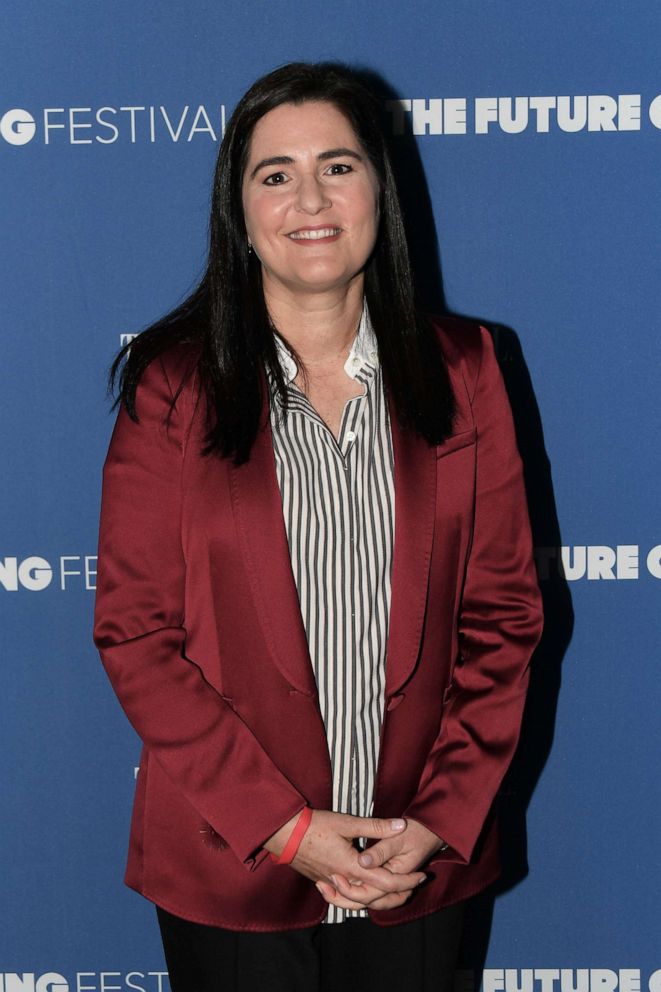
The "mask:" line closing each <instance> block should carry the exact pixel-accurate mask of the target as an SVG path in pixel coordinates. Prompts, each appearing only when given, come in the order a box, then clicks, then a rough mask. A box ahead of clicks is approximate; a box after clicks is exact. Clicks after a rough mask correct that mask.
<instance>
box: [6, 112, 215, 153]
mask: <svg viewBox="0 0 661 992" xmlns="http://www.w3.org/2000/svg"><path fill="white" fill-rule="evenodd" d="M0 114H1V116H0V137H2V138H3V139H4V141H5V142H7V144H9V145H27V144H29V143H30V142H31V141H34V142H35V143H36V144H41V145H50V146H63V145H114V144H115V143H116V142H120V143H123V144H129V145H137V144H155V143H156V142H169V143H171V144H175V145H176V144H180V145H184V144H188V143H189V142H192V141H219V140H220V139H221V138H222V136H223V134H224V133H225V104H221V105H220V106H219V107H213V108H212V107H206V106H205V105H204V104H202V103H201V104H198V105H197V106H192V105H190V104H186V105H185V106H179V107H166V106H163V105H161V104H159V105H153V106H147V105H146V104H144V105H138V104H135V105H132V106H127V107H43V108H40V109H39V110H34V109H32V110H27V109H22V108H20V107H15V108H13V109H11V110H5V111H2V110H0Z"/></svg>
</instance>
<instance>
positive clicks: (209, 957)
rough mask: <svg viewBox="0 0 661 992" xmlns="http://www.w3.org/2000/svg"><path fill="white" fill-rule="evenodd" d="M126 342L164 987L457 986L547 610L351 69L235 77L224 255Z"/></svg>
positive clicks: (120, 571) (127, 650) (483, 354)
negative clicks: (433, 311)
mask: <svg viewBox="0 0 661 992" xmlns="http://www.w3.org/2000/svg"><path fill="white" fill-rule="evenodd" d="M122 357H124V356H123V355H120V357H119V359H118V362H116V363H115V367H114V369H113V373H117V372H118V370H119V364H118V363H119V362H120V361H121V359H122ZM126 359H127V360H126V364H125V365H124V366H123V367H122V370H121V401H122V402H121V408H120V412H119V417H118V420H117V424H116V427H115V431H114V434H113V438H112V442H111V446H110V451H109V453H108V458H107V461H106V465H105V469H104V492H103V507H102V519H101V536H100V548H99V566H98V567H99V576H98V592H97V606H96V625H95V640H96V643H97V645H98V647H99V649H100V652H101V656H102V659H103V662H104V665H105V667H106V670H107V672H108V674H109V676H110V679H111V681H112V683H113V686H114V688H115V690H116V692H117V695H118V697H119V699H120V701H121V703H122V705H123V707H124V709H125V711H126V713H127V715H128V717H129V719H130V720H131V722H132V723H133V725H134V727H135V728H136V730H137V732H138V733H139V734H140V736H141V738H142V740H143V741H144V750H143V755H142V759H141V762H140V774H139V778H138V788H137V794H136V800H135V807H134V816H133V824H132V832H131V844H130V853H129V863H128V869H127V875H126V881H127V884H128V885H129V886H131V887H133V888H135V889H137V890H138V891H139V892H141V893H142V894H143V895H145V896H146V897H147V898H148V899H151V900H152V901H153V902H154V903H155V904H156V906H157V907H158V916H159V923H160V926H161V932H162V936H163V941H164V947H165V953H166V958H167V962H168V967H169V971H170V981H171V985H172V988H173V989H174V990H175V992H179V990H185V989H195V990H197V992H200V990H206V989H209V990H211V989H223V990H224V989H242V990H243V989H260V990H261V989H268V990H272V989H280V988H282V989H286V990H287V992H292V990H298V989H305V990H306V992H309V990H312V989H316V988H319V989H342V990H343V992H345V990H348V989H354V988H355V989H359V990H361V992H367V990H369V989H372V988H374V989H376V988H379V989H380V990H383V989H388V988H395V987H397V988H402V987H404V988H406V989H407V990H412V989H427V988H430V989H431V988H433V989H439V988H447V987H450V985H451V975H452V968H453V962H454V955H455V953H456V947H457V942H458V938H459V933H460V928H461V914H462V905H463V903H464V901H465V900H466V899H467V898H468V897H469V896H471V895H472V894H474V893H475V892H477V891H479V890H480V889H482V888H484V887H485V886H486V885H487V884H489V883H490V882H491V881H493V879H494V878H495V877H496V876H497V874H498V852H497V838H496V833H495V818H494V813H493V801H494V797H495V795H496V792H497V790H498V788H499V785H500V782H501V780H502V777H503V775H504V773H505V771H506V769H507V766H508V764H509V761H510V759H511V756H512V754H513V751H514V748H515V746H516V741H517V736H518V732H519V724H520V718H521V712H522V707H523V701H524V696H525V689H526V682H527V668H528V664H529V659H530V656H531V653H532V651H533V649H534V647H535V644H536V642H537V640H538V637H539V633H540V627H541V617H540V608H539V597H538V591H537V586H536V582H535V575H534V569H533V566H532V561H531V547H530V535H529V527H528V520H527V514H526V505H525V495H524V490H523V484H522V479H521V467H520V461H519V458H518V454H517V452H516V446H515V441H514V436H513V429H512V423H511V416H510V412H509V408H508V405H507V401H506V398H505V394H504V390H503V386H502V382H501V379H500V376H499V373H498V369H497V366H496V363H495V359H494V355H493V349H492V346H491V342H490V338H489V336H488V334H486V332H484V331H482V330H481V329H479V328H477V327H475V326H473V325H471V324H469V323H467V322H463V321H458V320H454V319H446V318H443V319H442V320H440V321H439V322H436V323H432V322H430V321H428V320H426V319H424V318H423V317H422V316H420V315H419V314H417V313H416V310H415V308H414V305H413V299H412V288H411V277H410V272H409V265H408V254H407V248H406V242H405V238H404V233H403V227H402V220H401V214H400V209H399V205H398V200H397V194H396V190H395V184H394V180H393V175H392V170H391V166H390V162H389V159H388V153H387V149H386V145H385V141H384V138H383V135H382V133H381V131H380V128H379V124H378V112H377V107H376V104H375V103H374V101H373V99H372V97H371V96H370V95H369V94H368V93H367V92H366V91H365V90H364V89H363V87H362V86H361V85H360V83H359V82H358V81H357V80H356V78H355V77H354V76H353V75H352V73H351V72H350V71H349V70H347V69H345V68H343V67H341V66H337V65H333V64H317V65H308V64H292V65H288V66H284V67H283V68H281V69H278V70H276V71H275V72H272V73H270V74H269V75H268V76H266V77H264V78H263V79H260V80H258V81H257V82H256V83H255V84H254V86H252V87H251V89H250V90H249V91H248V93H246V95H245V96H244V97H243V99H242V100H241V101H240V103H239V104H238V106H237V108H236V110H235V112H234V114H233V116H232V119H231V121H230V123H229V125H228V128H227V132H226V134H225V137H224V139H223V143H222V146H221V149H220V154H219V159H218V165H217V169H216V175H215V181H214V193H213V204H212V217H211V238H210V252H209V264H208V268H207V272H206V274H205V276H204V278H203V280H202V283H201V285H200V287H199V288H198V290H197V291H196V292H195V293H194V294H193V295H192V297H191V298H190V299H189V300H188V301H187V302H186V303H185V304H184V305H183V306H182V307H181V308H179V309H178V310H177V311H176V312H175V313H174V314H172V315H170V316H169V317H167V318H166V319H165V320H163V321H161V322H159V324H157V325H155V327H153V328H151V329H150V330H149V331H146V332H144V333H143V334H142V335H141V336H140V337H139V338H138V339H137V340H136V341H135V342H134V343H133V344H132V346H131V351H130V354H126ZM322 921H323V923H322Z"/></svg>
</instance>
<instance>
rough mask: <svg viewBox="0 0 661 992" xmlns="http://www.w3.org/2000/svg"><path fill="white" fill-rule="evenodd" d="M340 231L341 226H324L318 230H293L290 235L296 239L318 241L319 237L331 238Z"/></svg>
mask: <svg viewBox="0 0 661 992" xmlns="http://www.w3.org/2000/svg"><path fill="white" fill-rule="evenodd" d="M339 233H340V228H339V227H322V228H321V229H320V230H318V231H292V233H291V234H290V235H289V237H290V238H294V240H296V241H318V240H319V238H331V237H333V235H334V234H339Z"/></svg>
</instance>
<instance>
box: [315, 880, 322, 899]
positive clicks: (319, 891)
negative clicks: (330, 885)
mask: <svg viewBox="0 0 661 992" xmlns="http://www.w3.org/2000/svg"><path fill="white" fill-rule="evenodd" d="M314 887H315V889H316V890H317V892H318V893H319V894H320V895H322V896H323V894H324V890H323V889H322V887H321V882H315V883H314Z"/></svg>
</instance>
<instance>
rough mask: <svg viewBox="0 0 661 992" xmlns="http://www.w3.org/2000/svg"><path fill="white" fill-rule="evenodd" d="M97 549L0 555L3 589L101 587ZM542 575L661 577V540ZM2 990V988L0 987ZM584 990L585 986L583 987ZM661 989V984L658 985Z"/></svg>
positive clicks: (585, 547)
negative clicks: (76, 552)
mask: <svg viewBox="0 0 661 992" xmlns="http://www.w3.org/2000/svg"><path fill="white" fill-rule="evenodd" d="M96 562H97V556H96V555H60V556H59V557H58V558H54V559H52V560H49V559H48V558H44V557H42V556H41V555H26V556H25V557H23V558H20V557H18V556H16V555H8V556H7V557H4V558H0V590H4V591H5V592H18V591H19V590H26V591H27V592H43V590H44V589H48V588H51V587H52V588H55V589H59V590H60V591H62V592H68V591H78V590H81V589H83V590H87V591H89V592H94V591H95V589H96ZM535 564H536V566H537V575H538V578H539V579H540V581H542V582H543V581H548V580H550V579H551V580H552V579H554V578H558V577H561V578H564V579H566V580H567V581H568V582H577V581H578V580H579V579H585V580H587V581H589V582H594V581H599V580H605V581H615V580H620V581H622V580H631V579H642V578H645V577H647V576H651V577H652V578H653V579H661V544H657V545H655V546H654V547H653V548H650V549H649V550H647V549H646V548H644V547H641V546H640V545H638V544H618V545H615V547H610V546H608V545H605V544H575V545H567V546H565V547H562V548H535ZM0 992H2V988H0ZM579 992H580V990H579ZM659 992H661V988H659Z"/></svg>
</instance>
